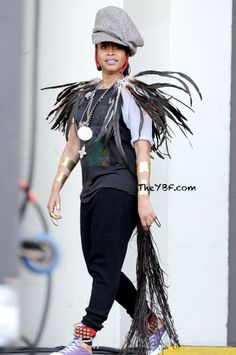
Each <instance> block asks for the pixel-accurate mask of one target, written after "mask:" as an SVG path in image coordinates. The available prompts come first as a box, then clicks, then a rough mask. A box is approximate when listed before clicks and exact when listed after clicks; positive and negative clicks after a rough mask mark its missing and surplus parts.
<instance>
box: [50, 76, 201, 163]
mask: <svg viewBox="0 0 236 355" xmlns="http://www.w3.org/2000/svg"><path fill="white" fill-rule="evenodd" d="M144 75H148V76H160V77H165V78H167V79H168V80H169V79H174V80H176V81H177V83H178V85H176V84H172V83H160V82H156V83H152V84H147V83H145V82H143V81H141V80H138V78H139V77H142V76H144ZM99 81H100V79H93V80H91V81H83V82H75V83H71V84H65V85H59V86H51V87H47V88H44V89H53V88H61V87H65V88H64V89H63V90H62V91H61V92H60V93H59V95H58V96H57V99H56V102H55V104H54V105H55V106H56V107H55V108H54V109H53V110H52V111H51V112H50V113H49V114H48V116H47V119H48V118H49V117H51V116H52V120H51V122H53V125H52V127H51V128H52V129H58V130H61V131H62V132H63V133H65V134H66V137H67V136H68V132H69V128H70V124H71V122H72V118H73V117H75V116H76V110H77V108H78V106H79V105H82V104H85V105H86V102H88V99H89V98H90V95H91V94H92V93H93V92H94V90H95V89H96V87H97V85H98V83H99ZM187 83H190V84H191V85H192V86H193V88H194V89H195V90H196V92H197V93H198V95H199V97H200V98H201V99H202V95H201V93H200V90H199V88H198V87H197V85H196V83H195V82H194V81H193V80H192V79H191V78H190V77H189V76H187V75H186V74H184V73H180V72H172V71H162V72H161V71H154V70H148V71H143V72H140V73H138V74H136V75H134V76H126V77H121V78H120V79H119V80H117V82H116V83H115V85H114V89H113V91H112V96H111V99H110V102H109V107H108V111H107V115H106V117H105V118H104V124H103V127H102V129H101V132H100V135H99V137H98V138H101V137H102V136H105V137H107V138H108V137H109V136H110V135H111V134H112V133H114V135H115V137H116V144H117V148H118V150H119V152H120V154H121V156H122V157H123V159H125V157H124V151H123V147H122V145H121V138H120V130H119V120H117V117H118V115H119V110H120V105H121V103H122V90H128V91H129V92H130V94H131V95H132V96H133V98H134V100H135V102H136V104H137V105H138V107H139V111H140V126H139V132H141V128H142V125H143V111H146V112H147V113H148V114H149V116H150V117H151V119H152V122H153V140H154V143H153V145H152V147H151V150H152V151H153V152H154V153H156V154H157V155H158V156H159V157H160V158H162V159H164V156H165V155H167V156H168V157H170V158H171V156H170V153H169V149H168V141H169V142H170V141H171V138H172V134H171V132H172V129H171V128H170V125H169V124H170V123H171V122H173V123H175V125H176V126H178V128H179V129H180V130H181V132H182V133H183V134H184V135H185V137H186V138H188V137H187V133H190V134H193V133H192V131H191V129H190V128H189V126H188V125H187V123H186V122H187V118H186V117H185V116H184V115H183V113H182V112H181V111H180V109H179V108H178V107H176V106H175V105H174V104H173V102H172V101H174V100H175V101H177V102H178V103H180V104H181V105H184V106H185V107H187V108H188V109H190V110H192V108H191V107H192V95H191V91H190V89H189V86H188V85H187ZM165 88H166V89H169V88H173V89H177V90H181V91H183V92H185V93H186V94H187V95H188V96H189V99H190V106H188V105H187V104H185V103H184V102H182V101H181V100H179V99H177V98H176V97H174V96H173V95H170V94H167V93H165V92H164V91H163V89H165ZM44 89H43V90H44ZM134 119H136V118H134ZM162 145H165V150H166V153H163V152H162V151H161V150H160V147H161V146H162Z"/></svg>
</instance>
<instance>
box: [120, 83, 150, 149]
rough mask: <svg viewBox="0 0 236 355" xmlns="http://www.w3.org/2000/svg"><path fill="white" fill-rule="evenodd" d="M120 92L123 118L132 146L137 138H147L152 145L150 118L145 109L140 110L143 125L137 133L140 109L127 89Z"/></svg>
mask: <svg viewBox="0 0 236 355" xmlns="http://www.w3.org/2000/svg"><path fill="white" fill-rule="evenodd" d="M121 93H122V98H123V104H122V106H121V110H122V115H123V120H124V122H125V124H126V126H127V127H128V128H129V130H130V134H131V144H132V146H134V143H135V142H136V141H138V140H147V141H149V142H150V144H151V145H152V144H153V138H152V119H151V118H150V116H149V115H148V114H147V112H146V111H144V110H142V114H143V126H142V129H141V132H140V135H139V125H140V119H141V117H140V110H139V108H138V106H137V104H136V102H135V100H134V98H133V96H132V94H131V93H130V92H129V90H128V89H126V88H123V89H122V92H121Z"/></svg>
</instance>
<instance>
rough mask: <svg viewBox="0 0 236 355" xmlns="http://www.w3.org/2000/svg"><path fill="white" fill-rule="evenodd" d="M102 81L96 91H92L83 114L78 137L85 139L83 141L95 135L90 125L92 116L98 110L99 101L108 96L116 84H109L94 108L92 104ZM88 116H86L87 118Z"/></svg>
mask: <svg viewBox="0 0 236 355" xmlns="http://www.w3.org/2000/svg"><path fill="white" fill-rule="evenodd" d="M100 83H101V82H99V84H98V85H97V86H96V88H95V90H94V92H93V93H92V96H91V98H90V100H89V102H88V104H87V107H86V108H85V110H84V112H83V115H82V117H81V120H80V124H79V127H80V128H79V129H78V137H79V138H80V139H81V140H83V141H88V140H90V139H91V138H92V136H93V131H92V129H91V128H90V127H89V125H90V123H91V121H92V117H93V114H94V111H95V110H96V108H97V106H98V105H99V103H100V102H101V101H102V99H103V98H104V97H105V96H106V94H107V93H108V92H109V91H110V90H111V88H112V87H113V86H114V84H115V83H114V84H112V85H111V86H109V87H108V88H107V89H106V90H105V91H104V93H103V94H102V95H101V96H100V98H99V99H98V100H97V102H96V103H95V105H94V106H93V108H92V104H93V101H94V97H95V94H96V92H97V90H98V87H99V85H100ZM85 116H86V118H85Z"/></svg>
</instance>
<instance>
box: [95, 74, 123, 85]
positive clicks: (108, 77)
mask: <svg viewBox="0 0 236 355" xmlns="http://www.w3.org/2000/svg"><path fill="white" fill-rule="evenodd" d="M121 75H122V74H120V73H115V74H105V73H102V82H101V84H100V88H103V89H106V88H108V87H110V86H111V85H112V84H114V82H115V81H116V80H117V79H119V78H120V77H121Z"/></svg>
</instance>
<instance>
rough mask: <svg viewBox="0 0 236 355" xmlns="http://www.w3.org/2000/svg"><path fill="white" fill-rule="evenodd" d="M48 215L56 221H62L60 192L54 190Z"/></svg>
mask: <svg viewBox="0 0 236 355" xmlns="http://www.w3.org/2000/svg"><path fill="white" fill-rule="evenodd" d="M47 208H48V213H49V216H50V217H51V218H52V220H53V219H55V220H58V219H61V218H62V217H61V215H60V211H61V197H60V194H59V192H58V191H55V190H52V192H51V195H50V197H49V201H48V205H47Z"/></svg>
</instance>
